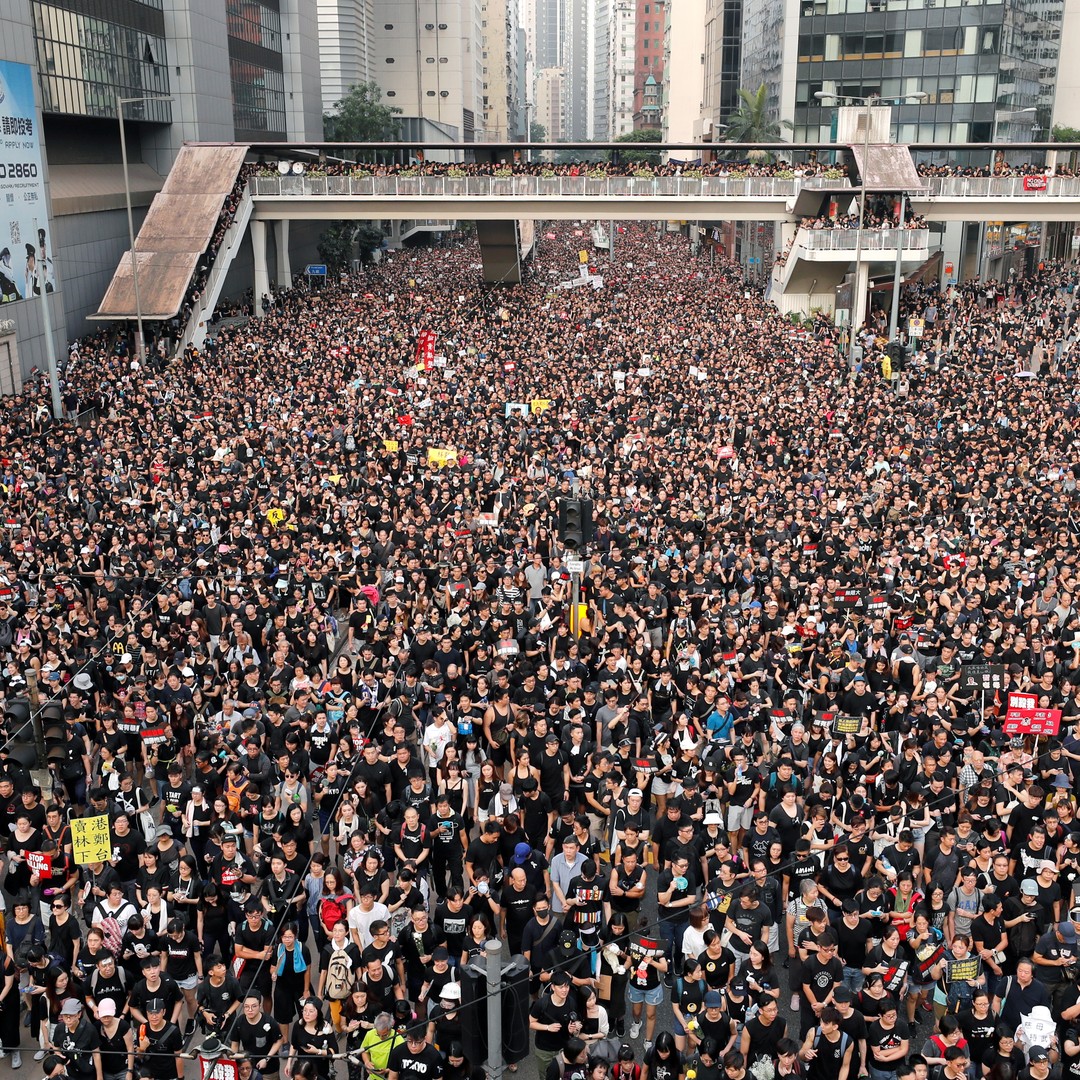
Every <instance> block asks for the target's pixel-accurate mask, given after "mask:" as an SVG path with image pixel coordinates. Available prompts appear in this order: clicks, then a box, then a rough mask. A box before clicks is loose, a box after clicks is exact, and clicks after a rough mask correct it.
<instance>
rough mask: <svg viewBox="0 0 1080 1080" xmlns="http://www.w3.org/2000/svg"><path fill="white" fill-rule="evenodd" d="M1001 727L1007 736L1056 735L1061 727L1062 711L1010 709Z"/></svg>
mask: <svg viewBox="0 0 1080 1080" xmlns="http://www.w3.org/2000/svg"><path fill="white" fill-rule="evenodd" d="M1001 726H1002V730H1003V731H1004V732H1005V734H1006V735H1029V734H1030V735H1056V734H1057V733H1058V729H1059V728H1060V727H1061V710H1060V709H1009V711H1008V712H1007V713H1006V714H1005V723H1004V724H1002V725H1001Z"/></svg>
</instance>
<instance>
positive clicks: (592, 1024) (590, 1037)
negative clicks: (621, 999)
mask: <svg viewBox="0 0 1080 1080" xmlns="http://www.w3.org/2000/svg"><path fill="white" fill-rule="evenodd" d="M578 1002H579V1004H581V1006H582V1012H581V1031H580V1032H579V1033H578V1038H579V1039H583V1040H584V1042H585V1045H586V1046H588V1048H589V1054H590V1055H593V1054H595V1053H596V1052H597V1051H598V1050H601V1049H603V1047H602V1046H601V1045H600V1044H602V1043H606V1041H607V1037H608V1031H609V1027H608V1014H607V1009H605V1008H604V1006H603V1005H601V1004H600V999H599V998H598V997H597V995H596V991H595V990H594V989H593V988H592V987H591V986H583V987H582V988H581V989H580V991H579V992H578Z"/></svg>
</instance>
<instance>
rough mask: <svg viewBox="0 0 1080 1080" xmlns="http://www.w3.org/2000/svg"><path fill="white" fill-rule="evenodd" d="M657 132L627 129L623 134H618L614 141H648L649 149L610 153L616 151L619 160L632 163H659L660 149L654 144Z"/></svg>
mask: <svg viewBox="0 0 1080 1080" xmlns="http://www.w3.org/2000/svg"><path fill="white" fill-rule="evenodd" d="M658 134H659V132H658V131H628V132H627V133H626V134H625V135H620V136H619V137H618V138H617V139H615V140H614V142H617V143H649V144H650V146H651V149H649V150H644V149H642V150H618V151H612V153H613V154H615V153H618V155H619V159H620V160H621V161H626V162H630V163H632V164H637V165H659V164H660V161H661V157H662V150H661V149H660V148H658V147H657V146H656V137H657V135H658Z"/></svg>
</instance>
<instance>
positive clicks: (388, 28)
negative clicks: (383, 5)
mask: <svg viewBox="0 0 1080 1080" xmlns="http://www.w3.org/2000/svg"><path fill="white" fill-rule="evenodd" d="M383 29H384V30H393V29H394V24H393V23H392V22H388V23H387V24H386V25H385V26H384V27H383Z"/></svg>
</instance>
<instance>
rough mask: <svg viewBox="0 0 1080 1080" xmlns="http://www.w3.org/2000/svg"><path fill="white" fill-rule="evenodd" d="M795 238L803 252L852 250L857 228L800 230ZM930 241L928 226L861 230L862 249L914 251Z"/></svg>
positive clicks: (855, 242)
mask: <svg viewBox="0 0 1080 1080" xmlns="http://www.w3.org/2000/svg"><path fill="white" fill-rule="evenodd" d="M799 238H800V240H801V242H802V244H803V247H805V248H806V250H807V251H854V250H855V248H856V247H857V246H858V245H859V230H858V229H800V230H799ZM929 243H930V231H929V230H928V229H863V231H862V249H863V251H895V250H896V249H897V246H898V244H902V245H903V249H904V251H918V250H920V249H921V248H926V247H928V246H929Z"/></svg>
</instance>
